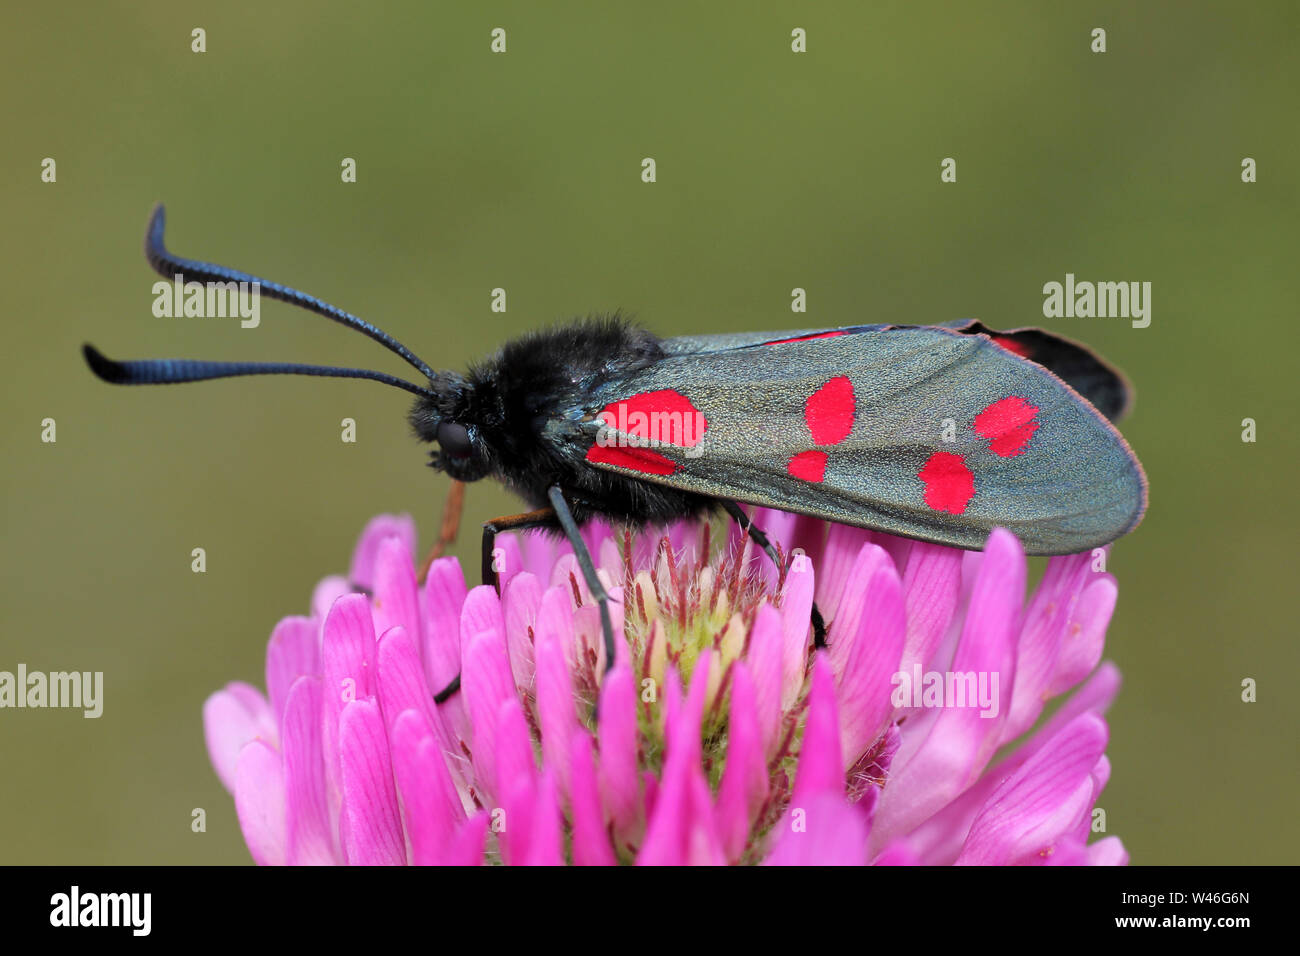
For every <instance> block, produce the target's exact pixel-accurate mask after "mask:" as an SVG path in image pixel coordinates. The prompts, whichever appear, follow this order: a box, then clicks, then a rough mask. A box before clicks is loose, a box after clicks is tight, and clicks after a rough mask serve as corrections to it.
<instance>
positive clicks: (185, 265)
mask: <svg viewBox="0 0 1300 956" xmlns="http://www.w3.org/2000/svg"><path fill="white" fill-rule="evenodd" d="M166 218H167V216H166V212H165V211H164V210H163V204H162V203H159V204H158V205H156V206H154V209H153V214H152V215H151V216H150V217H149V229H148V231H147V232H146V233H145V237H144V254H145V257H146V258H147V259H148V260H149V265H151V266H153V268H154V270H155V271H156V272H158V274H159V275H163V276H166V277H167V278H168V279H173V278H175V277H176V274H177V273H184V275H185V278H186V279H187V280H188V279H191V278H193V279H194V280H195V281H197V282H256V283H257V284H258V285H260V286H261V293H262V294H263V295H266V296H269V297H270V298H272V299H279V300H280V301H281V302H288V303H289V304H290V305H296V306H299V307H300V308H304V309H306V310H307V311H309V312H315V313H316V314H317V315H323V316H325V318H327V319H332V320H333V321H335V322H338V323H339V324H340V325H346V326H347V327H348V328H350V329H356V330H357V331H358V332H360V333H361V334H362V335H366V336H369V337H370V338H372V339H374V340H375V341H376V342H378V343H379V344H380V345H382V346H384V348H386V349H388V350H390V351H392V352H396V353H397V354H398V355H400V356H401V357H402V358H404V359H406V361H407V362H409V363H410V364H411V365H413V366H415V367H416V368H417V369H419V370H420V372H421V373H422V374H423V375H424V376H425V377H426V378H428V379H430V380H432V379H434V378H436V377H437V376H436V375H434V372H433V369H431V368H429V366H428V365H426V364H425V363H424V362H423V361H422V360H421V359H420V358H418V357H417V356H416V355H415V353H414V352H412V351H411V350H410V349H408V348H407V347H406V346H405V345H403V344H402V343H401V342H399V341H397V339H395V338H393V337H392V336H391V335H389V334H388V333H387V332H385V331H383V330H382V329H378V328H376V327H375V326H373V325H371V324H370V323H369V322H367V321H366V320H365V319H362V318H359V317H357V316H355V315H353V314H352V313H351V312H344V311H343V310H342V309H340V308H338V307H337V306H333V305H330V304H329V303H328V302H322V301H321V300H320V299H318V298H316V297H315V296H312V295H308V294H307V293H305V292H299V291H298V290H297V289H291V288H290V287H289V286H287V285H281V284H280V283H278V282H271V281H269V280H267V279H261V278H258V277H257V276H255V275H249V274H248V273H247V272H240V271H239V270H238V269H229V268H227V267H226V266H219V265H215V264H213V263H211V262H199V261H198V260H197V259H183V258H181V257H180V256H175V255H172V254H171V253H170V252H168V251H167V247H166V246H164V245H163V230H164V228H165V225H166ZM173 364H174V363H173ZM226 374H227V375H236V374H253V375H256V374H268V375H269V374H274V373H271V372H264V373H257V372H249V373H240V372H228V373H226ZM289 374H302V375H324V374H327V373H324V372H299V373H292V372H291V373H289ZM331 374H332V373H331ZM100 377H101V378H102V377H103V376H100ZM207 377H209V378H213V377H218V376H207ZM353 377H361V378H367V377H373V376H353ZM175 381H196V379H176V380H175ZM376 381H381V380H380V379H376ZM395 381H400V380H395ZM389 384H392V382H390V383H389ZM402 387H406V386H405V384H404V385H403V386H402Z"/></svg>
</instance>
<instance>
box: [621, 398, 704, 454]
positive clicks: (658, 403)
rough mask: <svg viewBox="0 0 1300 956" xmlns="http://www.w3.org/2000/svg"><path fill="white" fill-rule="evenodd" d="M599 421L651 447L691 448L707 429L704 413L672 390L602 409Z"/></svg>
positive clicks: (697, 442)
mask: <svg viewBox="0 0 1300 956" xmlns="http://www.w3.org/2000/svg"><path fill="white" fill-rule="evenodd" d="M600 418H601V420H602V421H603V422H604V423H605V424H606V425H608V426H609V427H610V428H614V429H617V430H618V431H620V432H623V433H624V434H627V435H632V436H634V437H636V438H639V439H642V440H643V441H645V442H648V443H650V444H661V445H676V446H677V447H679V448H694V447H695V446H696V445H698V444H699V443H700V440H701V439H702V438H703V437H704V433H705V432H706V431H707V430H708V427H709V423H708V420H707V419H705V417H704V413H703V412H701V411H700V410H699V409H698V408H696V407H695V406H694V405H693V404H692V403H691V400H690V399H689V398H687V397H686V396H685V395H683V394H682V393H681V392H676V391H673V390H672V389H671V388H664V389H659V390H658V391H654V392H641V393H640V394H637V395H632V396H630V397H628V398H625V399H622V400H621V401H617V402H611V403H610V404H608V405H606V406H605V407H604V408H603V409H601V411H600Z"/></svg>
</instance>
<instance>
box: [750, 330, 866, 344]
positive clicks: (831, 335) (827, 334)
mask: <svg viewBox="0 0 1300 956" xmlns="http://www.w3.org/2000/svg"><path fill="white" fill-rule="evenodd" d="M848 334H849V333H848V332H846V331H844V330H843V329H838V330H836V331H834V332H816V333H814V334H813V335H800V336H796V337H795V338H793V339H777V340H776V341H775V342H764V343H763V344H764V345H786V344H788V343H790V342H807V341H809V340H811V339H833V338H835V336H837V335H848Z"/></svg>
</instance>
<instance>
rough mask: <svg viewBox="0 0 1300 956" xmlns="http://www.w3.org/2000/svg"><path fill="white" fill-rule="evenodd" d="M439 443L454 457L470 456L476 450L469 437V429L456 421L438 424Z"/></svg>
mask: <svg viewBox="0 0 1300 956" xmlns="http://www.w3.org/2000/svg"><path fill="white" fill-rule="evenodd" d="M438 444H439V445H441V446H442V450H443V451H445V452H446V453H447V454H449V455H451V456H452V457H453V458H468V457H469V455H470V452H471V451H473V450H474V443H473V441H472V440H471V439H470V437H469V429H468V428H466V427H465V426H464V425H457V424H456V423H455V422H441V423H439V425H438Z"/></svg>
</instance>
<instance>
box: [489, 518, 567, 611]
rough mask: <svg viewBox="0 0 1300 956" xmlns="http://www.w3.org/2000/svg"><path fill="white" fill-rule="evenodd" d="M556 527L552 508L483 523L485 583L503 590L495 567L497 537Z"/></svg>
mask: <svg viewBox="0 0 1300 956" xmlns="http://www.w3.org/2000/svg"><path fill="white" fill-rule="evenodd" d="M554 527H555V511H554V510H553V509H551V508H538V509H537V510H536V511H525V512H524V513H523V514H518V515H506V516H505V517H502V518H493V519H492V520H491V521H485V522H483V560H482V568H481V573H482V576H483V583H484V584H490V585H492V587H494V588H496V589H497V591H498V592H500V590H501V588H500V586H499V585H498V583H497V570H496V568H495V567H494V566H493V565H495V564H496V554H495V551H496V541H497V535H499V534H500V533H501V532H503V531H527V530H528V529H529V528H554Z"/></svg>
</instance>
